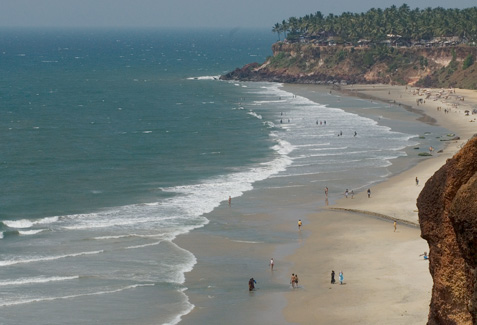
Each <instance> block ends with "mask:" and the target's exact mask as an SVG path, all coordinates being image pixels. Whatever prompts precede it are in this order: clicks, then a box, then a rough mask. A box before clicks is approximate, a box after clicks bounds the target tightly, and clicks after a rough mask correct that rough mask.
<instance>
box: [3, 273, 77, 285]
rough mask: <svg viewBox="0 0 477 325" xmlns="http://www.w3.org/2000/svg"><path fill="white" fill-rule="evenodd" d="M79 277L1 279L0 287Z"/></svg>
mask: <svg viewBox="0 0 477 325" xmlns="http://www.w3.org/2000/svg"><path fill="white" fill-rule="evenodd" d="M79 278H80V277H79V275H74V276H53V277H34V278H20V279H16V280H4V281H0V287H5V286H18V285H29V284H37V283H48V282H57V281H68V280H76V279H79Z"/></svg>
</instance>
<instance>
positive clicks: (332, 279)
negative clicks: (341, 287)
mask: <svg viewBox="0 0 477 325" xmlns="http://www.w3.org/2000/svg"><path fill="white" fill-rule="evenodd" d="M335 282H336V280H335V271H334V270H331V284H335Z"/></svg>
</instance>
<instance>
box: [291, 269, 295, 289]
mask: <svg viewBox="0 0 477 325" xmlns="http://www.w3.org/2000/svg"><path fill="white" fill-rule="evenodd" d="M290 284H291V286H292V288H293V289H295V273H292V276H291V278H290Z"/></svg>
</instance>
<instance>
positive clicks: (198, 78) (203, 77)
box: [187, 76, 220, 80]
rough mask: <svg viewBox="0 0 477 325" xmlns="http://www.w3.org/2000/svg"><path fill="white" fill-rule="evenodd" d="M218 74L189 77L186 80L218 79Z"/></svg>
mask: <svg viewBox="0 0 477 325" xmlns="http://www.w3.org/2000/svg"><path fill="white" fill-rule="evenodd" d="M219 78H220V76H201V77H189V78H187V80H219Z"/></svg>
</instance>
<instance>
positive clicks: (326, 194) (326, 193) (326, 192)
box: [325, 187, 328, 198]
mask: <svg viewBox="0 0 477 325" xmlns="http://www.w3.org/2000/svg"><path fill="white" fill-rule="evenodd" d="M325 197H326V198H328V187H325Z"/></svg>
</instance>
